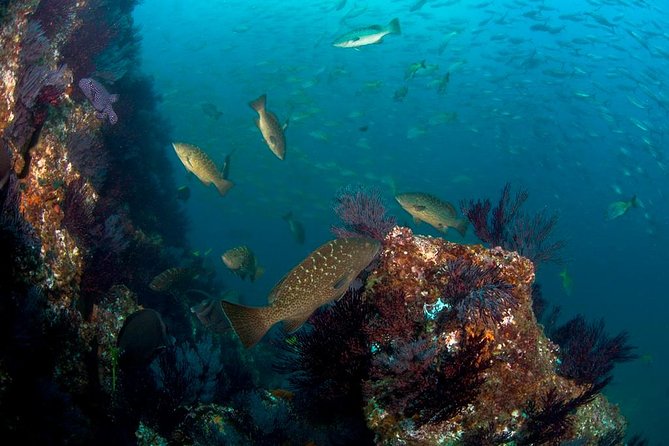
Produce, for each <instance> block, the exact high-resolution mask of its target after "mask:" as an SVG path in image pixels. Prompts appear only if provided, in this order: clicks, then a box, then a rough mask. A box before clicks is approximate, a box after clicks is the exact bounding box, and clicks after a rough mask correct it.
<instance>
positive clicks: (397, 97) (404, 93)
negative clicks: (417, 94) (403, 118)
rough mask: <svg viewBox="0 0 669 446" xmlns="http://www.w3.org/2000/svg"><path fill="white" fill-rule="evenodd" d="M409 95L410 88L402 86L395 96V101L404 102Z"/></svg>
mask: <svg viewBox="0 0 669 446" xmlns="http://www.w3.org/2000/svg"><path fill="white" fill-rule="evenodd" d="M408 93H409V87H407V86H406V85H402V86H401V87H400V88H398V89H397V90H395V93H394V94H393V100H394V101H395V102H402V101H404V98H405V97H406V96H407V94H408Z"/></svg>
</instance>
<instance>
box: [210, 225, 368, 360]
mask: <svg viewBox="0 0 669 446" xmlns="http://www.w3.org/2000/svg"><path fill="white" fill-rule="evenodd" d="M380 249H381V243H380V242H379V241H377V240H374V239H371V238H365V237H351V238H340V239H335V240H331V241H328V242H326V243H324V244H323V245H321V246H320V247H319V248H318V249H316V250H315V251H313V252H312V253H311V254H309V255H308V256H307V257H306V258H305V259H304V260H303V261H302V262H300V263H299V264H298V265H297V266H295V267H294V268H293V269H292V270H290V271H289V272H288V273H287V274H286V275H285V276H284V277H283V278H282V279H281V280H280V281H279V282H278V283H277V284H276V285H275V286H274V288H273V289H272V291H271V292H270V294H269V297H268V306H266V307H247V306H243V305H239V304H234V303H231V302H226V301H225V300H223V301H221V306H222V307H223V311H224V312H225V315H226V316H227V317H228V320H229V321H230V324H231V325H232V328H233V329H234V330H235V332H236V333H237V336H239V339H240V341H241V342H242V344H243V345H244V347H246V348H250V347H252V346H254V345H255V344H257V343H258V341H260V339H262V338H263V336H265V333H267V331H268V330H269V329H270V328H271V327H272V326H273V325H274V324H276V323H277V322H279V321H283V323H284V328H285V330H286V331H287V332H288V333H292V332H294V331H296V330H297V329H299V328H300V327H301V326H302V324H304V323H305V322H306V320H307V319H308V318H309V316H311V314H312V313H313V312H314V311H316V310H317V309H318V308H319V307H320V306H321V305H324V304H326V303H328V302H331V301H334V300H337V299H340V298H341V297H342V296H343V295H344V294H345V293H346V291H347V290H348V287H349V285H350V284H351V282H353V280H354V279H355V278H356V277H358V275H359V274H360V273H361V272H362V271H363V270H364V269H365V268H366V267H367V266H368V265H369V264H370V263H371V262H372V260H374V258H375V257H376V255H377V254H378V252H379V250H380Z"/></svg>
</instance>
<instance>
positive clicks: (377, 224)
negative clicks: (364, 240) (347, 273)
mask: <svg viewBox="0 0 669 446" xmlns="http://www.w3.org/2000/svg"><path fill="white" fill-rule="evenodd" d="M334 211H335V213H336V214H337V216H338V217H339V219H340V220H341V222H342V223H343V226H333V227H332V228H331V230H332V233H333V234H334V235H335V236H337V237H340V238H343V237H358V236H361V235H363V236H367V237H371V238H375V239H377V240H383V239H384V238H385V236H386V234H387V233H388V232H390V230H391V229H392V228H393V227H394V226H395V218H393V217H391V216H388V215H386V208H385V206H384V204H383V202H382V201H381V197H380V195H379V193H378V191H376V190H368V189H366V188H364V187H363V186H348V187H346V188H344V189H343V190H341V191H340V192H339V194H338V195H337V197H336V198H335V206H334Z"/></svg>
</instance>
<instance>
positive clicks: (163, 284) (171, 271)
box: [149, 267, 193, 293]
mask: <svg viewBox="0 0 669 446" xmlns="http://www.w3.org/2000/svg"><path fill="white" fill-rule="evenodd" d="M192 279H193V270H192V269H190V268H180V267H174V268H168V269H166V270H165V271H163V272H162V273H160V274H158V275H156V276H155V277H154V278H153V279H151V282H150V283H149V288H151V290H153V291H156V292H159V293H162V292H165V291H170V290H171V289H173V288H183V285H184V284H186V283H189V282H191V280H192Z"/></svg>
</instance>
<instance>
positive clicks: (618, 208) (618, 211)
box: [606, 195, 639, 220]
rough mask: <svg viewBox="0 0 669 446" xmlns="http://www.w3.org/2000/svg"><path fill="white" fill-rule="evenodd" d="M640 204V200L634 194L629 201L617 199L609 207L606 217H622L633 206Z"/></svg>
mask: <svg viewBox="0 0 669 446" xmlns="http://www.w3.org/2000/svg"><path fill="white" fill-rule="evenodd" d="M638 206H639V201H638V200H637V198H636V195H634V196H633V197H632V198H630V199H629V200H627V201H615V202H613V203H611V204H610V205H609V208H608V209H607V211H606V219H607V220H613V219H616V218H618V217H622V216H623V215H625V214H626V213H627V211H629V210H630V209H631V208H635V207H638Z"/></svg>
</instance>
